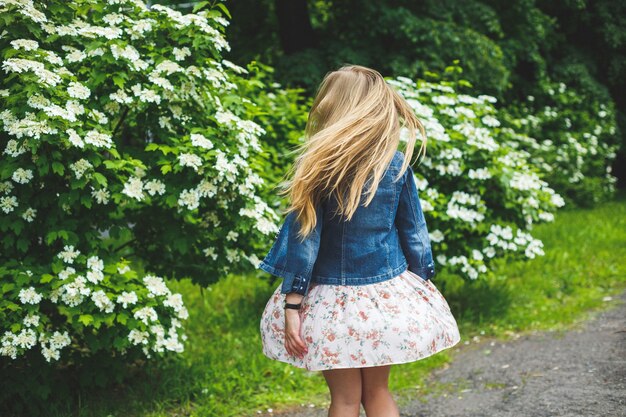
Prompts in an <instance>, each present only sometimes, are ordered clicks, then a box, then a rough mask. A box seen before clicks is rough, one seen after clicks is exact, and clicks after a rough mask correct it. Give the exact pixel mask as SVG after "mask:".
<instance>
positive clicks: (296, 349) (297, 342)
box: [285, 332, 306, 357]
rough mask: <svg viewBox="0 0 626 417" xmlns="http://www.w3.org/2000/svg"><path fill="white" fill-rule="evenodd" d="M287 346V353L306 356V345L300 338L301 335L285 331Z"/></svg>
mask: <svg viewBox="0 0 626 417" xmlns="http://www.w3.org/2000/svg"><path fill="white" fill-rule="evenodd" d="M285 348H286V349H287V353H289V354H290V355H294V356H300V357H302V356H304V354H305V353H306V345H305V344H304V342H303V341H302V339H301V338H300V335H298V334H297V333H293V332H286V333H285Z"/></svg>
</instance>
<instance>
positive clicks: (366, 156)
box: [279, 65, 426, 238]
mask: <svg viewBox="0 0 626 417" xmlns="http://www.w3.org/2000/svg"><path fill="white" fill-rule="evenodd" d="M402 127H404V128H406V129H407V131H408V138H407V143H406V149H405V150H404V155H405V158H404V163H403V164H402V168H401V169H400V173H399V174H398V177H397V178H396V179H395V180H397V179H398V178H400V177H401V176H402V175H403V173H404V171H405V170H406V169H407V167H408V165H409V163H410V159H411V157H412V155H413V150H414V147H415V142H416V136H417V135H416V132H417V131H418V130H419V131H420V133H421V135H422V144H421V146H420V151H419V152H418V159H419V156H420V154H421V153H422V151H423V154H424V155H426V132H425V131H424V126H423V125H422V123H421V122H420V121H419V120H418V119H417V117H416V116H415V113H414V112H413V110H412V109H411V107H410V106H409V104H408V103H407V102H406V101H405V100H404V98H402V96H400V94H398V93H397V92H396V91H395V90H394V89H393V88H392V87H391V86H390V85H389V84H387V82H386V81H385V79H384V78H383V77H382V75H381V74H380V73H379V72H378V71H375V70H373V69H370V68H367V67H363V66H360V65H344V66H342V67H341V68H340V69H338V70H336V71H330V72H328V73H327V74H326V76H325V77H324V79H323V80H322V82H321V84H320V85H319V87H318V89H317V92H316V95H315V99H314V101H313V105H312V106H311V110H310V112H309V117H308V120H307V124H306V128H305V141H304V143H303V144H302V145H300V146H298V147H297V148H296V149H295V150H294V152H295V153H296V154H297V156H296V157H295V160H294V164H293V165H292V167H291V169H290V170H289V171H288V172H287V175H288V176H289V177H291V179H290V180H287V181H283V182H282V183H281V184H280V185H281V186H282V188H283V190H282V191H280V192H279V194H281V195H284V194H289V197H290V198H289V199H290V202H291V205H290V206H289V207H288V208H287V209H286V212H285V213H289V212H292V211H295V212H297V215H296V216H297V217H296V218H297V221H298V222H299V223H300V237H301V238H304V237H306V236H307V235H308V234H309V233H310V232H311V231H312V230H313V229H314V228H315V226H316V221H317V217H316V210H315V207H316V205H317V204H318V203H319V202H320V201H322V200H323V199H325V198H327V197H330V196H332V195H333V194H334V196H335V198H336V199H337V202H338V210H337V211H338V212H339V213H340V214H341V215H342V216H343V217H344V218H346V219H347V220H348V221H349V220H350V219H351V218H352V216H353V214H354V212H355V211H356V209H357V208H358V206H359V203H360V201H361V194H362V191H363V187H364V184H365V183H366V181H367V180H368V179H369V178H372V182H371V185H370V187H369V188H368V190H367V192H368V197H367V200H366V202H365V203H364V204H363V205H364V206H368V205H369V203H370V202H371V201H372V199H373V198H374V194H375V193H376V190H377V188H378V184H379V182H380V180H381V179H382V176H383V174H384V173H385V169H386V168H387V166H388V165H389V163H390V162H391V160H392V159H393V156H394V154H395V152H396V150H397V149H398V145H399V143H400V131H401V128H402Z"/></svg>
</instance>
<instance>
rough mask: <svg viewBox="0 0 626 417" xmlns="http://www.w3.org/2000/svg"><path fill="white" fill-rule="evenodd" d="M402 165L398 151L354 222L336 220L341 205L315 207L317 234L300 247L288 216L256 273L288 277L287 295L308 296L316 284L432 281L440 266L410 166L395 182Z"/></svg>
mask: <svg viewBox="0 0 626 417" xmlns="http://www.w3.org/2000/svg"><path fill="white" fill-rule="evenodd" d="M403 160H404V154H403V153H402V152H400V151H396V154H395V156H394V158H393V159H392V161H391V163H390V164H389V166H388V167H387V170H386V171H385V174H384V176H383V178H382V179H381V181H380V183H379V186H378V189H377V190H376V194H375V195H374V199H373V200H372V201H371V202H370V205H369V206H368V207H363V206H362V205H361V206H359V207H358V208H357V210H356V212H355V213H354V216H353V217H352V219H351V220H350V221H343V220H340V216H339V215H338V214H337V215H333V214H334V213H333V211H334V209H335V208H336V207H337V201H336V200H335V199H334V198H333V199H327V200H325V201H323V202H320V203H319V204H318V205H317V207H316V214H317V224H316V227H315V229H314V230H313V231H312V232H311V234H310V235H309V236H307V237H306V238H305V239H304V241H302V242H300V239H299V238H298V236H297V232H298V230H299V229H298V228H299V223H298V222H297V221H295V213H294V212H291V213H288V214H287V216H286V217H285V220H284V222H283V224H282V225H281V226H280V229H279V231H278V234H277V236H276V240H275V241H274V244H273V245H272V247H271V249H270V250H269V252H268V254H267V255H266V256H265V258H264V259H263V260H262V261H260V262H259V264H258V266H257V268H260V269H262V270H264V271H266V272H269V273H270V274H272V275H276V276H279V277H281V278H283V283H282V286H281V293H283V294H287V293H291V292H296V293H298V294H302V295H306V294H308V291H309V286H310V284H311V282H317V283H320V284H335V285H337V284H340V285H363V284H370V283H375V282H381V281H384V280H387V279H390V278H393V277H394V276H396V275H398V274H400V273H402V272H403V271H405V270H406V269H409V270H410V271H412V272H414V273H415V274H417V275H419V276H420V277H421V278H423V279H425V280H428V279H430V278H432V277H433V276H434V275H435V262H434V261H433V255H432V250H431V245H430V238H429V236H428V229H427V227H426V221H425V219H424V214H423V212H422V207H421V204H420V201H419V197H418V194H417V187H416V185H415V178H414V177H413V169H412V168H411V166H410V165H409V166H408V168H407V170H406V171H405V172H404V175H403V176H402V177H401V178H400V179H399V180H398V181H396V182H393V179H394V178H395V177H396V176H397V175H398V173H399V172H400V168H401V166H402V163H403ZM366 185H367V184H366ZM366 188H367V187H364V190H365V189H366ZM364 201H365V192H363V194H362V199H361V202H364Z"/></svg>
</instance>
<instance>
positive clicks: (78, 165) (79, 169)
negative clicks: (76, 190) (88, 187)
mask: <svg viewBox="0 0 626 417" xmlns="http://www.w3.org/2000/svg"><path fill="white" fill-rule="evenodd" d="M91 168H93V165H91V162H89V161H88V160H86V159H79V160H78V161H76V162H74V163H73V164H71V165H70V169H71V170H72V171H74V175H75V176H76V179H81V178H82V177H83V175H84V174H85V172H86V171H87V170H89V169H91Z"/></svg>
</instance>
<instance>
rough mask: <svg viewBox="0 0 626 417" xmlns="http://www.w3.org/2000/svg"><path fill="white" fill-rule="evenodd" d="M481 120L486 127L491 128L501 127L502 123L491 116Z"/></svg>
mask: <svg viewBox="0 0 626 417" xmlns="http://www.w3.org/2000/svg"><path fill="white" fill-rule="evenodd" d="M481 120H482V122H483V124H484V125H485V126H489V127H498V126H500V121H499V120H498V119H496V118H495V117H493V116H491V115H487V116H484V117H483V118H482V119H481Z"/></svg>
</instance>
